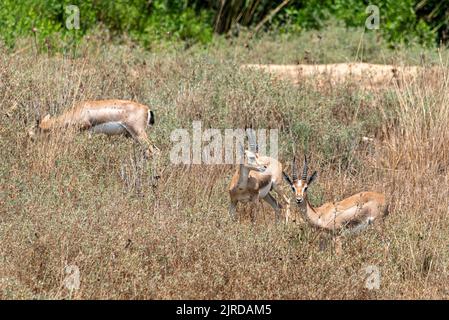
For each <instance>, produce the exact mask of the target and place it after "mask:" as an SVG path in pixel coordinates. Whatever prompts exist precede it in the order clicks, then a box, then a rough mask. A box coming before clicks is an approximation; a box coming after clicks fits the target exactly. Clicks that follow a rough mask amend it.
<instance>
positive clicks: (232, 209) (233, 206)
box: [229, 201, 237, 221]
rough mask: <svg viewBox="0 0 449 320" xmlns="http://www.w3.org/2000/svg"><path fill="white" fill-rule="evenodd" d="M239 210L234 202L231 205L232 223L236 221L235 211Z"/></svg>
mask: <svg viewBox="0 0 449 320" xmlns="http://www.w3.org/2000/svg"><path fill="white" fill-rule="evenodd" d="M236 208H237V202H232V201H231V203H230V204H229V216H230V217H231V220H232V221H235V211H236Z"/></svg>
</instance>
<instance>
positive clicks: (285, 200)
mask: <svg viewBox="0 0 449 320" xmlns="http://www.w3.org/2000/svg"><path fill="white" fill-rule="evenodd" d="M273 190H274V192H276V193H277V194H278V195H279V196H280V197H281V198H282V200H284V202H285V204H286V205H285V223H288V221H289V219H290V198H289V197H288V196H286V195H285V194H284V192H283V191H282V190H281V188H279V187H278V186H277V185H276V184H274V183H273Z"/></svg>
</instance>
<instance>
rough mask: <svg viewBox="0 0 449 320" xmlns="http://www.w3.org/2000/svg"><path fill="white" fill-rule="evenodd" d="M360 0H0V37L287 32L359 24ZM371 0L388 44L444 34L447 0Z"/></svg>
mask: <svg viewBox="0 0 449 320" xmlns="http://www.w3.org/2000/svg"><path fill="white" fill-rule="evenodd" d="M369 4H370V1H367V0H325V1H321V0H307V1H299V0H291V1H288V0H283V1H281V0H277V1H271V0H249V1H248V0H246V1H244V0H229V1H218V0H208V1H199V0H153V1H148V0H133V1H125V0H116V1H109V0H97V1H94V0H82V1H81V0H48V1H41V0H23V1H15V0H2V1H1V4H0V38H1V39H2V40H3V41H4V42H5V43H6V44H7V45H8V46H9V47H11V46H13V45H14V44H15V43H16V41H17V39H18V38H20V37H24V36H29V37H34V38H35V40H36V41H37V42H39V43H40V44H41V45H42V46H44V47H47V48H49V47H59V48H60V47H66V46H67V45H69V44H72V43H74V42H75V43H76V42H77V41H78V40H79V39H80V38H81V37H82V36H84V35H86V34H89V33H91V32H93V31H94V30H98V29H106V30H108V31H109V32H110V34H109V36H112V37H115V38H117V37H118V38H122V37H123V36H127V37H130V38H131V39H132V40H134V41H138V42H139V43H140V44H141V45H143V46H145V47H147V48H151V47H152V46H153V45H154V43H157V42H160V41H166V40H168V41H178V40H182V41H184V42H185V43H186V45H187V46H190V45H191V44H192V43H195V42H200V43H207V42H209V41H211V39H212V38H213V34H214V33H215V34H228V35H236V34H238V33H239V31H240V30H241V28H242V27H248V28H250V29H251V30H252V31H259V30H261V29H265V30H269V29H275V30H277V31H280V32H284V33H295V32H300V31H303V30H309V29H320V28H322V27H323V26H325V25H326V24H327V23H326V21H328V20H329V19H331V20H335V21H338V22H341V23H344V24H345V25H347V26H350V27H354V26H355V27H360V26H363V25H365V20H366V19H367V18H368V16H369V13H367V12H366V8H367V6H368V5H369ZM373 4H375V5H377V6H378V7H379V14H380V25H379V34H380V35H381V36H382V37H384V38H385V39H386V40H387V41H388V42H389V43H390V44H392V45H394V44H397V43H401V42H405V43H408V42H411V41H414V42H416V41H417V42H419V43H422V44H425V45H428V46H430V45H435V44H438V43H439V42H440V41H443V42H445V41H447V39H448V31H449V24H448V19H449V10H448V8H449V4H448V3H446V2H444V1H437V0H386V1H379V2H378V3H373ZM69 5H76V6H78V8H79V12H80V28H79V29H76V30H75V29H72V30H68V29H67V28H66V20H67V19H68V18H69V16H70V14H71V11H70V10H67V6H69Z"/></svg>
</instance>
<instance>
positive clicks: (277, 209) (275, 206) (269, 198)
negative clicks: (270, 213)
mask: <svg viewBox="0 0 449 320" xmlns="http://www.w3.org/2000/svg"><path fill="white" fill-rule="evenodd" d="M263 199H264V200H265V201H266V202H268V204H269V205H270V206H271V207H272V208H273V209H274V212H275V215H276V223H277V222H279V220H280V218H281V217H280V211H281V208H280V206H279V204H278V202H277V201H276V199H275V198H273V196H272V195H271V194H269V193H268V194H267V195H266V196H265V198H263Z"/></svg>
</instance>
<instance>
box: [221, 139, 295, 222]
mask: <svg viewBox="0 0 449 320" xmlns="http://www.w3.org/2000/svg"><path fill="white" fill-rule="evenodd" d="M254 139H255V137H253V136H251V135H250V136H249V145H250V150H243V147H242V146H240V149H241V150H240V151H241V153H243V163H240V164H239V165H238V166H237V169H236V171H235V173H234V176H233V177H232V179H231V183H230V184H229V196H230V199H231V203H230V205H229V215H230V216H231V218H232V219H235V212H236V208H237V203H238V202H242V203H248V202H258V201H259V199H263V200H265V201H266V202H267V203H268V204H269V205H270V206H271V207H272V208H273V209H274V211H275V215H276V222H278V221H279V220H280V213H281V209H282V206H281V204H280V203H279V202H278V201H277V200H276V199H275V198H274V197H273V196H272V194H270V191H272V190H274V191H275V192H276V193H277V194H278V195H279V196H281V198H282V200H283V202H285V204H286V210H287V213H286V216H287V217H288V216H289V214H290V200H289V198H288V197H287V196H286V195H285V194H284V193H283V191H282V190H281V189H280V185H281V183H282V165H281V163H280V162H279V161H277V160H276V159H274V158H271V157H267V156H260V155H259V153H258V150H257V146H256V145H255V141H254Z"/></svg>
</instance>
